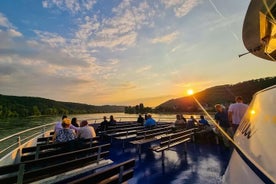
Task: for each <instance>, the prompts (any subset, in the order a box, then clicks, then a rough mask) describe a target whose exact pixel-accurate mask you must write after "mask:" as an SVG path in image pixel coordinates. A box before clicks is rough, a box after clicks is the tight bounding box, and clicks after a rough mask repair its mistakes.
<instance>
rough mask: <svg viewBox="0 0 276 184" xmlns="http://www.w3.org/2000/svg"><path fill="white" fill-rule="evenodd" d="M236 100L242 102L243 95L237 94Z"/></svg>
mask: <svg viewBox="0 0 276 184" xmlns="http://www.w3.org/2000/svg"><path fill="white" fill-rule="evenodd" d="M235 101H236V102H238V103H241V102H243V98H242V97H241V96H237V97H236V98H235Z"/></svg>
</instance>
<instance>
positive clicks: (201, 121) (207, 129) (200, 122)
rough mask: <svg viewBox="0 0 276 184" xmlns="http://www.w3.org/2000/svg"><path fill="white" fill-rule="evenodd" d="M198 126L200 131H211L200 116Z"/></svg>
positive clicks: (206, 122) (207, 123)
mask: <svg viewBox="0 0 276 184" xmlns="http://www.w3.org/2000/svg"><path fill="white" fill-rule="evenodd" d="M198 125H199V129H201V130H206V131H212V128H211V126H210V124H209V122H208V121H207V120H206V119H205V118H204V116H203V115H201V116H200V120H199V121H198Z"/></svg>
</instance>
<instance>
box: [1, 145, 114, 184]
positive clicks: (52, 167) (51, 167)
mask: <svg viewBox="0 0 276 184" xmlns="http://www.w3.org/2000/svg"><path fill="white" fill-rule="evenodd" d="M109 148H110V144H106V145H101V146H97V147H91V148H86V149H80V150H77V151H71V152H68V153H64V154H59V155H54V156H50V157H46V158H41V159H38V160H32V161H26V162H22V163H19V164H14V165H8V166H3V167H0V183H16V182H17V179H18V182H19V183H22V180H23V183H29V182H33V181H37V180H40V179H43V178H47V177H50V176H53V175H57V174H60V173H64V172H67V171H70V170H72V169H76V168H81V167H83V166H86V165H87V164H91V163H98V162H99V161H100V160H102V159H104V158H105V157H107V156H108V155H109ZM107 149H108V151H106V150H107ZM20 168H24V169H21V171H20V172H19V170H20ZM18 173H19V174H18ZM20 173H21V174H20ZM8 174H9V175H8ZM22 178H23V179H22Z"/></svg>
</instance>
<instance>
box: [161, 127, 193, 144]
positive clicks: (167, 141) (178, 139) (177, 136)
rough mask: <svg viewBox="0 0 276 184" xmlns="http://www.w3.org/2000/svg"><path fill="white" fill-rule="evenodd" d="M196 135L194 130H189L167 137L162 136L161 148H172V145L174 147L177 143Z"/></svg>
mask: <svg viewBox="0 0 276 184" xmlns="http://www.w3.org/2000/svg"><path fill="white" fill-rule="evenodd" d="M194 133H195V130H194V129H189V130H184V131H179V132H176V133H172V134H170V135H167V136H162V138H161V141H160V147H170V145H171V144H172V145H173V144H174V143H176V142H181V141H182V140H185V139H187V138H191V136H192V135H194Z"/></svg>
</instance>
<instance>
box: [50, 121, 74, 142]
mask: <svg viewBox="0 0 276 184" xmlns="http://www.w3.org/2000/svg"><path fill="white" fill-rule="evenodd" d="M61 125H62V127H63V128H62V129H60V130H58V131H57V132H55V133H54V136H53V142H56V143H58V142H68V141H71V140H74V139H75V137H76V134H75V131H74V130H73V129H70V125H71V120H70V119H68V118H64V119H63V120H62V123H61Z"/></svg>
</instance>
